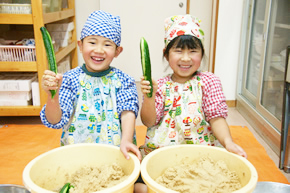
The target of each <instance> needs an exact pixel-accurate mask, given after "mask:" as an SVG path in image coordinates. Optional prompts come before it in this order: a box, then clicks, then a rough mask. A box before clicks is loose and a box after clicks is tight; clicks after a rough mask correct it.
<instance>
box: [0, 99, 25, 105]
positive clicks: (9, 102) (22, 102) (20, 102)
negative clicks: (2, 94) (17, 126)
mask: <svg viewBox="0 0 290 193" xmlns="http://www.w3.org/2000/svg"><path fill="white" fill-rule="evenodd" d="M28 105H31V100H29V101H27V100H0V106H28Z"/></svg>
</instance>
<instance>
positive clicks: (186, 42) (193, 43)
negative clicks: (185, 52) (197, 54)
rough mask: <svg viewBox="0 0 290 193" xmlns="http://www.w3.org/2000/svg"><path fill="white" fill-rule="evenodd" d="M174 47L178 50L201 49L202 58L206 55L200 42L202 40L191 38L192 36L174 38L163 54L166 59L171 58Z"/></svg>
mask: <svg viewBox="0 0 290 193" xmlns="http://www.w3.org/2000/svg"><path fill="white" fill-rule="evenodd" d="M172 47H176V48H181V49H185V48H187V49H199V48H200V49H201V54H202V57H203V55H204V48H203V45H202V43H201V41H200V39H198V38H197V37H194V36H191V35H182V36H178V37H176V38H174V39H173V40H172V41H171V42H169V44H168V45H167V47H166V48H165V51H164V53H163V56H164V57H168V56H169V50H170V49H171V48H172Z"/></svg>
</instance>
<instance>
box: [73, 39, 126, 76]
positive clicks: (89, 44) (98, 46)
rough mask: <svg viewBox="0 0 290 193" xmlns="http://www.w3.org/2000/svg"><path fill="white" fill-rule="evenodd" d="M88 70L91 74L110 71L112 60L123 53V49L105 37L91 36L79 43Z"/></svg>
mask: <svg viewBox="0 0 290 193" xmlns="http://www.w3.org/2000/svg"><path fill="white" fill-rule="evenodd" d="M78 46H79V49H80V52H81V53H82V55H83V58H84V61H85V64H86V68H87V70H88V71H89V72H101V71H104V70H107V69H109V67H110V64H111V62H112V60H113V59H114V58H115V57H118V55H119V54H120V53H121V52H122V50H123V48H122V47H120V46H119V47H117V46H116V44H115V43H114V42H113V41H112V40H110V39H108V38H105V37H102V36H97V35H91V36H87V37H85V38H84V39H83V40H82V41H78Z"/></svg>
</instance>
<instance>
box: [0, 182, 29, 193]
mask: <svg viewBox="0 0 290 193" xmlns="http://www.w3.org/2000/svg"><path fill="white" fill-rule="evenodd" d="M0 192H1V193H30V192H29V191H28V190H27V189H26V188H25V187H24V186H20V185H16V184H0Z"/></svg>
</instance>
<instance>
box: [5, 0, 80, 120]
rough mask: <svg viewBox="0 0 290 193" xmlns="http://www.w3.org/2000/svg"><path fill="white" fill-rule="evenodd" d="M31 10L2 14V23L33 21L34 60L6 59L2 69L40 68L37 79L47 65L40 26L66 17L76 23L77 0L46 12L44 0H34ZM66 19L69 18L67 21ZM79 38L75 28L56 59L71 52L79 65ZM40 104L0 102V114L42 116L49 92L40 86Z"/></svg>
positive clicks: (72, 58)
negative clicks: (40, 114)
mask: <svg viewBox="0 0 290 193" xmlns="http://www.w3.org/2000/svg"><path fill="white" fill-rule="evenodd" d="M31 9H32V14H0V24H15V25H33V34H34V39H35V50H36V59H37V61H35V62H6V61H0V72H37V76H38V80H41V79H42V75H43V73H44V71H45V70H46V69H48V62H47V57H46V52H45V48H44V44H43V40H42V35H41V32H40V30H39V29H40V27H42V26H44V25H45V24H48V23H53V22H57V21H60V22H61V21H62V20H67V21H69V22H73V23H74V26H75V0H68V8H67V9H64V10H62V11H58V12H52V13H43V10H42V0H31ZM67 21H66V22H67ZM76 47H77V39H76V29H74V30H73V37H72V42H71V43H70V44H69V45H68V46H67V47H65V48H62V49H60V50H59V51H58V52H56V54H55V57H56V61H57V62H59V61H61V60H62V59H63V58H64V57H65V56H67V55H70V56H71V61H72V64H71V67H72V68H74V67H76V66H77V61H78V60H77V49H76ZM39 85H40V88H39V91H40V106H32V105H30V106H0V116H39V113H40V111H41V108H42V106H43V105H44V104H45V103H46V100H47V94H46V93H45V91H44V90H43V89H42V88H41V84H39Z"/></svg>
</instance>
